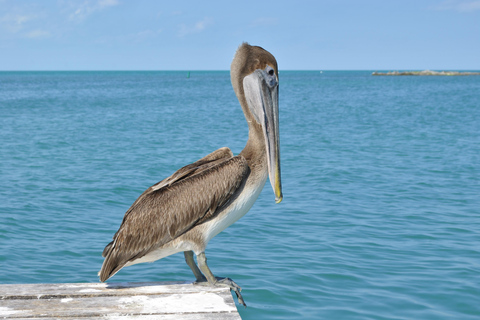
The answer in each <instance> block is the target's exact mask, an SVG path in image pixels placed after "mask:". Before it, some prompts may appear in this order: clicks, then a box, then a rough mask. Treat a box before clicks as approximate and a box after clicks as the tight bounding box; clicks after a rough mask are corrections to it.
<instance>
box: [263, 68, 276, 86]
mask: <svg viewBox="0 0 480 320" xmlns="http://www.w3.org/2000/svg"><path fill="white" fill-rule="evenodd" d="M264 72H265V73H264V77H265V81H266V83H267V84H268V86H269V87H270V88H273V87H274V86H276V85H277V76H276V75H275V70H274V69H273V68H272V67H271V66H269V65H267V67H266V68H265V69H264Z"/></svg>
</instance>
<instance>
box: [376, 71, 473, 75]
mask: <svg viewBox="0 0 480 320" xmlns="http://www.w3.org/2000/svg"><path fill="white" fill-rule="evenodd" d="M479 75H480V72H459V71H431V70H424V71H401V72H399V71H390V72H376V71H375V72H373V73H372V76H479Z"/></svg>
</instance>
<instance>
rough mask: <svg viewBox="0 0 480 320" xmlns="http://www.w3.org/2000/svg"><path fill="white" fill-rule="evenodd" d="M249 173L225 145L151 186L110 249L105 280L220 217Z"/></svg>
mask: <svg viewBox="0 0 480 320" xmlns="http://www.w3.org/2000/svg"><path fill="white" fill-rule="evenodd" d="M249 172H250V169H249V167H248V164H247V161H246V160H245V158H244V157H243V156H236V157H233V154H232V152H231V151H230V149H228V148H222V149H219V150H217V151H215V152H213V153H211V154H209V155H208V156H206V157H204V158H202V159H200V160H198V161H197V162H195V163H192V164H190V165H188V166H185V167H183V168H181V169H179V170H178V171H176V172H175V173H174V174H173V175H172V176H170V177H168V178H167V179H164V180H162V181H160V182H159V183H157V184H155V185H153V186H152V187H150V188H148V189H147V190H146V191H145V192H144V193H143V194H142V195H141V196H140V197H139V198H138V199H137V200H136V201H135V202H134V203H133V204H132V206H131V207H130V209H128V211H127V212H126V213H125V216H124V218H123V222H122V224H121V226H120V228H119V230H118V231H117V233H115V235H114V237H113V241H112V242H111V243H109V244H108V245H107V246H106V247H105V249H104V251H103V256H104V257H105V261H104V263H103V266H102V269H101V270H100V273H99V274H100V280H101V281H105V280H107V279H108V278H109V277H111V276H112V275H114V274H115V273H116V272H117V271H118V270H120V269H121V268H122V267H123V266H124V265H125V264H126V263H127V262H129V261H133V260H136V259H138V258H141V257H143V256H144V255H146V254H147V253H149V252H150V251H152V250H155V249H157V248H158V247H160V246H162V245H164V244H166V243H168V242H169V241H171V240H173V239H175V238H177V237H179V236H180V235H182V234H184V233H185V232H187V231H188V230H190V229H192V228H193V227H195V226H196V225H198V224H200V223H203V222H205V221H208V220H210V219H211V218H213V217H215V216H216V214H217V213H218V212H219V211H220V210H221V209H222V207H224V206H225V205H227V204H228V203H229V200H230V199H232V198H235V197H236V195H235V194H236V192H237V191H238V190H239V189H240V188H241V186H242V185H243V184H244V181H245V180H246V178H247V176H248V174H249Z"/></svg>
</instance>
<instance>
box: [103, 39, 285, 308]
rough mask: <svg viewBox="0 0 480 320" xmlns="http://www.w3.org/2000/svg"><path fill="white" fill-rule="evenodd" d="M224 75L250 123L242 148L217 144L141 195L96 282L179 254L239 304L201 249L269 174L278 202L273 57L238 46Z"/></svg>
mask: <svg viewBox="0 0 480 320" xmlns="http://www.w3.org/2000/svg"><path fill="white" fill-rule="evenodd" d="M230 76H231V81H232V86H233V89H234V91H235V93H236V95H237V98H238V100H239V101H240V105H241V106H242V109H243V112H244V114H245V118H246V119H247V122H248V128H249V134H248V141H247V144H246V146H245V148H244V149H243V150H242V152H241V153H240V154H239V155H237V156H234V155H233V153H232V151H230V149H229V148H226V147H225V148H221V149H218V150H216V151H214V152H212V153H211V154H209V155H207V156H205V157H204V158H202V159H200V160H198V161H197V162H194V163H192V164H189V165H187V166H185V167H183V168H181V169H179V170H178V171H177V172H175V173H174V174H173V175H171V176H170V177H168V178H166V179H164V180H162V181H160V182H159V183H157V184H155V185H153V186H151V187H150V188H148V189H147V190H146V191H145V192H144V193H143V194H141V195H140V197H139V198H138V199H137V200H136V201H135V202H134V203H133V204H132V206H131V207H130V209H128V211H127V212H126V213H125V216H124V218H123V221H122V224H121V226H120V228H119V229H118V231H117V233H115V235H114V236H113V241H112V242H110V243H109V244H108V245H107V246H106V247H105V249H104V250H103V256H104V257H105V261H104V262H103V265H102V268H101V270H100V272H99V276H100V281H102V282H103V281H105V280H107V279H108V278H110V277H112V276H113V275H114V274H115V273H117V272H118V271H119V270H120V269H122V268H123V267H127V266H131V265H133V264H137V263H142V262H153V261H155V260H158V259H161V258H164V257H166V256H169V255H171V254H174V253H177V252H181V251H183V252H184V254H185V260H186V262H187V264H188V266H189V267H190V268H191V269H192V271H193V274H194V275H195V278H196V282H195V283H197V284H200V283H204V284H209V285H211V286H217V285H225V286H228V287H230V288H231V289H232V290H233V291H234V292H235V293H236V295H237V298H238V301H239V303H241V304H243V305H245V302H244V301H243V298H242V296H241V294H240V291H241V288H240V287H239V286H238V285H237V284H236V283H235V282H234V281H233V280H231V279H230V278H217V277H215V276H214V275H213V273H212V272H211V271H210V269H209V268H208V265H207V258H206V257H205V248H206V246H207V244H208V242H209V241H210V240H211V239H212V238H213V237H214V236H216V235H217V234H218V233H220V232H221V231H223V230H224V229H225V228H227V227H228V226H230V225H231V224H233V223H234V222H235V221H237V220H238V219H240V218H241V217H242V216H244V215H245V214H246V213H247V212H248V210H250V208H251V207H252V205H253V203H254V202H255V201H256V200H257V198H258V195H259V194H260V192H261V190H262V189H263V187H264V185H265V182H266V180H267V176H269V178H270V183H271V185H272V188H273V191H274V193H275V201H276V202H277V203H279V202H280V201H282V185H281V179H280V150H279V146H280V144H279V129H278V67H277V61H276V60H275V58H274V57H273V55H272V54H270V53H269V52H268V51H266V50H264V49H263V48H261V47H256V46H250V45H249V44H247V43H243V44H242V45H241V46H240V47H239V48H238V50H237V52H236V54H235V57H234V59H233V61H232V65H231V69H230ZM194 254H195V255H196V260H197V264H198V266H197V264H195V260H194V257H193V255H194Z"/></svg>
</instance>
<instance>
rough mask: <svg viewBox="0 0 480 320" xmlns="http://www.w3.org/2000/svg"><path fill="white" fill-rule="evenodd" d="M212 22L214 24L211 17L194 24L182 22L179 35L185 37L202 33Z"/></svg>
mask: <svg viewBox="0 0 480 320" xmlns="http://www.w3.org/2000/svg"><path fill="white" fill-rule="evenodd" d="M211 24H213V20H212V19H211V18H204V19H203V20H200V21H198V22H197V23H195V24H194V25H193V26H187V25H185V24H181V25H180V30H179V31H178V36H179V37H184V36H186V35H189V34H195V33H200V32H202V31H203V30H205V29H206V28H207V27H208V26H209V25H211Z"/></svg>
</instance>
